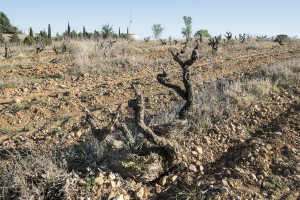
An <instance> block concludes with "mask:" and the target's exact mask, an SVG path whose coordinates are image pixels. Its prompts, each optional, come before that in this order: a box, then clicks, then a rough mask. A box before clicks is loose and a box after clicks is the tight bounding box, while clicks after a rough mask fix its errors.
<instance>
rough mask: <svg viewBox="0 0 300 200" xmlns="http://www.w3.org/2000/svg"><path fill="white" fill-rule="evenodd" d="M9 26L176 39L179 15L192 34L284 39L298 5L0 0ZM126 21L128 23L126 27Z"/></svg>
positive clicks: (295, 1) (297, 24) (299, 29)
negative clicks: (157, 30)
mask: <svg viewBox="0 0 300 200" xmlns="http://www.w3.org/2000/svg"><path fill="white" fill-rule="evenodd" d="M0 12H4V13H5V14H6V15H7V17H8V18H9V19H10V22H11V24H12V25H14V26H16V27H18V28H19V29H20V30H22V31H23V32H25V33H28V32H29V27H32V29H33V32H35V33H38V32H39V31H40V30H46V31H47V29H48V24H50V25H51V30H52V35H55V34H56V33H57V32H58V33H59V34H62V33H63V32H64V31H65V30H66V29H67V25H68V22H69V23H70V26H71V29H72V30H73V29H74V30H75V31H77V32H82V28H83V26H85V28H86V31H88V32H93V31H94V30H98V31H100V30H101V27H102V25H105V24H108V23H109V25H112V26H113V29H114V31H115V32H116V33H118V30H119V28H120V30H121V32H122V33H126V30H127V27H129V31H130V33H133V34H138V35H139V36H140V38H141V39H143V38H144V37H148V36H153V32H152V29H151V27H152V25H153V24H161V25H162V26H163V27H164V31H163V34H162V38H168V37H169V36H171V37H172V38H182V37H183V36H182V34H181V31H182V28H183V27H184V21H183V16H190V17H192V32H193V34H194V33H195V32H196V31H197V30H200V29H207V30H208V32H209V33H210V34H211V35H212V36H214V35H219V34H222V35H224V33H225V32H227V31H230V32H232V33H233V35H238V34H240V33H247V34H250V35H255V36H262V35H268V36H274V35H277V34H287V35H289V36H291V37H294V36H297V37H298V38H299V37H300V0H214V1H209V0H205V1H203V0H148V1H143V0H107V1H103V0H80V1H79V0H48V1H43V0H0ZM130 21H131V22H130Z"/></svg>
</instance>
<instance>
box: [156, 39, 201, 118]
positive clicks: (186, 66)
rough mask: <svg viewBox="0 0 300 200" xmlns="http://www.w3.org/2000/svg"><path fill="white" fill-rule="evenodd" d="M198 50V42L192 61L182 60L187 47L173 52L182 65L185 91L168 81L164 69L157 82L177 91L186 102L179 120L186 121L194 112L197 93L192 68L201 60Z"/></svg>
mask: <svg viewBox="0 0 300 200" xmlns="http://www.w3.org/2000/svg"><path fill="white" fill-rule="evenodd" d="M198 48H199V43H198V40H197V45H196V47H195V48H194V50H193V52H192V55H191V57H190V59H188V60H185V61H184V59H183V58H182V55H183V54H184V53H185V51H186V46H185V47H183V48H182V50H181V51H178V52H176V53H174V52H173V51H171V54H172V56H173V59H174V60H175V61H176V62H177V63H178V64H179V65H180V67H181V69H182V82H183V85H184V88H185V89H182V88H181V87H180V86H178V85H174V84H172V83H170V80H169V79H168V74H167V72H166V70H165V69H162V70H163V73H162V74H158V75H157V80H158V82H159V83H160V84H162V85H164V86H166V87H168V88H171V89H173V90H175V92H176V93H177V94H178V95H179V96H180V97H181V98H183V99H184V100H185V104H184V106H183V107H182V108H181V110H180V112H179V119H186V118H187V117H188V114H189V113H191V111H192V110H193V107H194V104H195V92H194V88H193V84H192V80H191V70H190V67H191V66H192V65H193V63H194V62H195V61H196V60H197V59H199V53H198Z"/></svg>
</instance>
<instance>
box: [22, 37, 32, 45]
mask: <svg viewBox="0 0 300 200" xmlns="http://www.w3.org/2000/svg"><path fill="white" fill-rule="evenodd" d="M23 43H24V44H26V45H29V46H31V45H33V43H34V39H33V37H32V36H30V35H28V36H27V37H26V38H25V39H24V42H23Z"/></svg>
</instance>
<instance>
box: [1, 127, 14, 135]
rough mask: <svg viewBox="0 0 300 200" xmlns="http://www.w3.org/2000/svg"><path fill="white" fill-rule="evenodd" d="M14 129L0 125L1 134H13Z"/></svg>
mask: <svg viewBox="0 0 300 200" xmlns="http://www.w3.org/2000/svg"><path fill="white" fill-rule="evenodd" d="M12 132H13V131H12V130H11V129H10V128H8V127H0V135H8V134H11V133H12Z"/></svg>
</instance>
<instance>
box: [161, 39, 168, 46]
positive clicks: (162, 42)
mask: <svg viewBox="0 0 300 200" xmlns="http://www.w3.org/2000/svg"><path fill="white" fill-rule="evenodd" d="M159 40H160V43H161V45H162V46H164V45H166V44H167V42H166V41H165V40H162V39H159Z"/></svg>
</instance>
